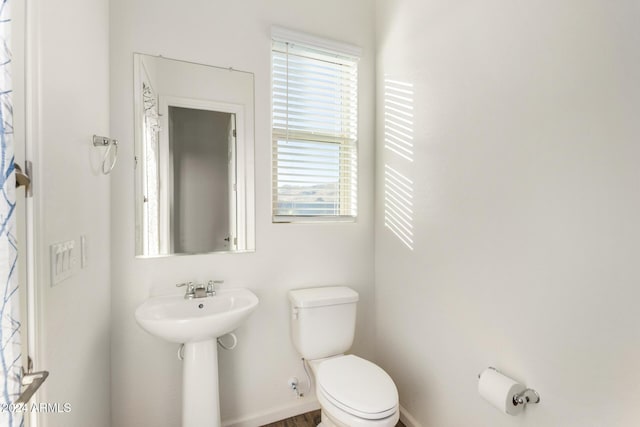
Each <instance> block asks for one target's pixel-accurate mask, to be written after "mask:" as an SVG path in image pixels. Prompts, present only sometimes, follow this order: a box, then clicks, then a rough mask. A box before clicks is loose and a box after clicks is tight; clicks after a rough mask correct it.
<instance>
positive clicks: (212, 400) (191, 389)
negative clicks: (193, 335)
mask: <svg viewBox="0 0 640 427" xmlns="http://www.w3.org/2000/svg"><path fill="white" fill-rule="evenodd" d="M183 363H184V366H183V367H182V369H183V375H182V427H220V396H219V395H218V346H217V340H216V339H215V338H213V339H211V340H208V341H200V342H194V343H186V344H185V345H184V360H183Z"/></svg>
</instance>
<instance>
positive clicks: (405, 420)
mask: <svg viewBox="0 0 640 427" xmlns="http://www.w3.org/2000/svg"><path fill="white" fill-rule="evenodd" d="M400 421H402V424H404V425H405V426H406V427H422V425H421V424H420V423H419V422H418V420H416V419H415V418H413V416H412V415H411V414H410V413H409V411H407V410H406V409H404V408H403V407H402V405H400Z"/></svg>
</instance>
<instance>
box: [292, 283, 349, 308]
mask: <svg viewBox="0 0 640 427" xmlns="http://www.w3.org/2000/svg"><path fill="white" fill-rule="evenodd" d="M289 301H291V306H292V307H295V308H309V307H322V306H326V305H337V304H349V303H354V302H357V301H358V293H357V292H356V291H354V290H353V289H351V288H348V287H346V286H326V287H322V288H307V289H294V290H292V291H289Z"/></svg>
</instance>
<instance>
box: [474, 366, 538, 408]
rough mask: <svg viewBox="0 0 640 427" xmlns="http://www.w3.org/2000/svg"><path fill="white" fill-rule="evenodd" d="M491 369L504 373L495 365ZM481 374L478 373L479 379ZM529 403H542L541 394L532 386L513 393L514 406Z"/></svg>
mask: <svg viewBox="0 0 640 427" xmlns="http://www.w3.org/2000/svg"><path fill="white" fill-rule="evenodd" d="M489 369H493V370H494V371H496V372H499V373H502V372H500V371H498V370H497V369H496V368H494V367H493V366H489ZM480 375H481V374H478V379H480ZM529 403H540V394H538V392H537V391H535V390H534V389H532V388H525V389H524V390H522V391H521V392H520V393H517V394H514V395H513V404H514V406H518V405H520V406H524V405H527V404H529Z"/></svg>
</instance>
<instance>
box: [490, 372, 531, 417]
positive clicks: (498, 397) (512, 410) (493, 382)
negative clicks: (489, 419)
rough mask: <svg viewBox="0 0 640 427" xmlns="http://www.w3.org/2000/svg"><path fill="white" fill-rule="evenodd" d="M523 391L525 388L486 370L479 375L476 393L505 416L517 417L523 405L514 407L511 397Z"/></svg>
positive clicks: (505, 377) (503, 376) (498, 373)
mask: <svg viewBox="0 0 640 427" xmlns="http://www.w3.org/2000/svg"><path fill="white" fill-rule="evenodd" d="M524 390H525V386H523V385H522V384H519V383H517V382H516V381H514V380H513V379H511V378H509V377H507V376H505V375H502V374H501V373H500V372H498V371H496V370H495V369H493V368H487V369H485V370H484V371H482V373H481V374H480V381H478V393H480V396H482V397H483V398H485V399H486V400H487V402H489V403H491V404H492V405H493V406H495V407H496V408H498V409H500V410H501V411H502V412H504V413H505V414H509V415H517V414H519V413H520V412H522V409H523V407H524V405H517V406H516V405H514V403H513V396H515V395H516V394H518V393H521V392H523V391H524Z"/></svg>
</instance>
